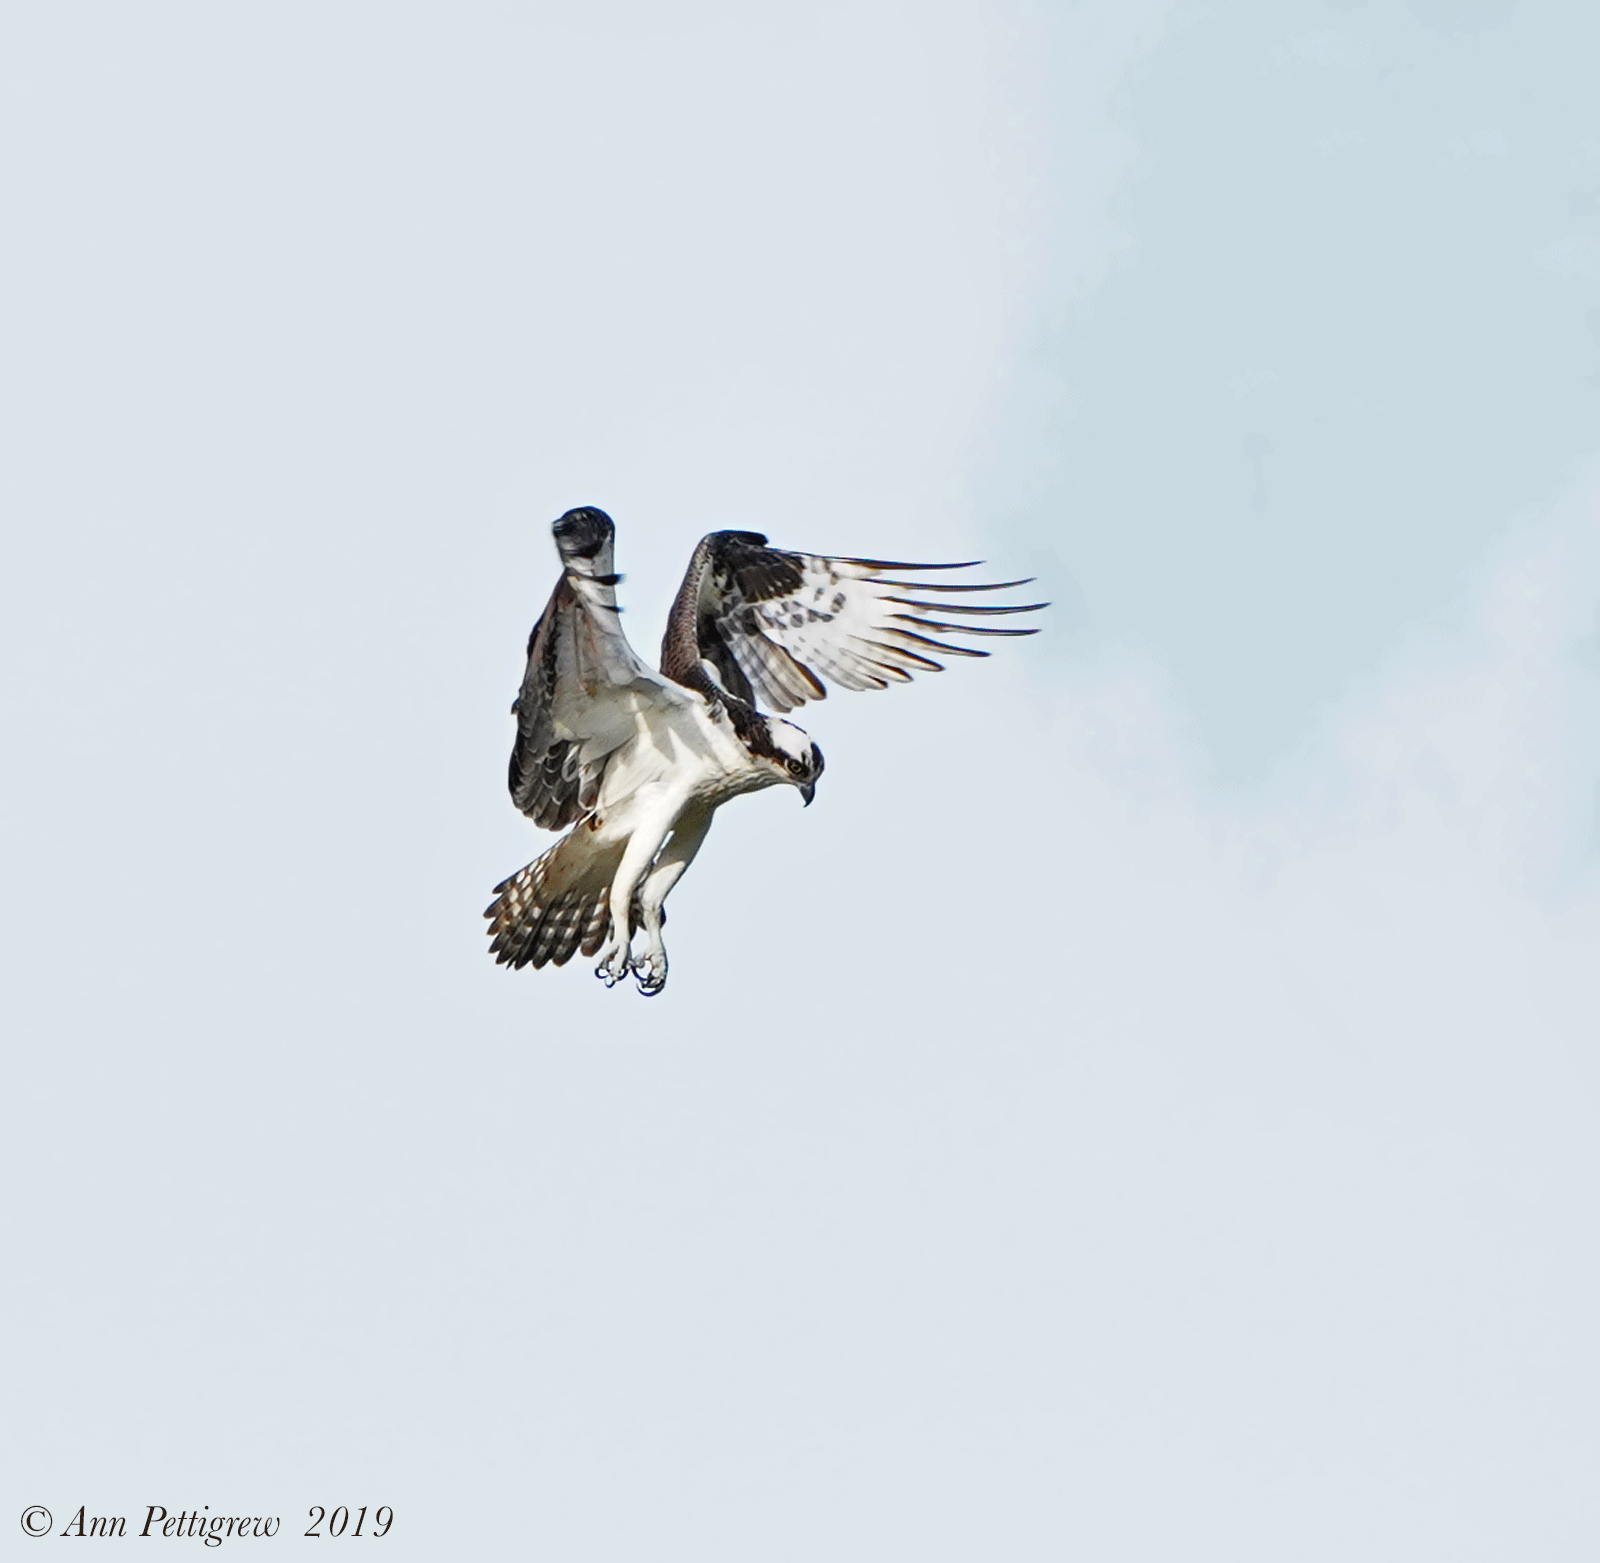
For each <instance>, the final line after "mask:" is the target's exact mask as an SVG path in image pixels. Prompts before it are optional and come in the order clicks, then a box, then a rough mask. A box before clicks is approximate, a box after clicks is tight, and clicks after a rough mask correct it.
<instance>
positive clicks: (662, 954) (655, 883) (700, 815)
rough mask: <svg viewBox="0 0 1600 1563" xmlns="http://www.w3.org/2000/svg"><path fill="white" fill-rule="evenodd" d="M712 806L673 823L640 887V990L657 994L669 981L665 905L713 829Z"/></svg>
mask: <svg viewBox="0 0 1600 1563" xmlns="http://www.w3.org/2000/svg"><path fill="white" fill-rule="evenodd" d="M712 813H713V811H712V810H711V809H704V810H700V811H698V812H695V813H687V812H686V813H685V814H684V815H683V817H682V818H681V819H679V821H678V823H677V824H676V825H675V826H674V827H673V830H672V835H671V836H670V837H669V838H668V840H667V844H666V845H665V846H664V847H663V848H662V849H661V854H660V856H659V857H657V858H656V860H655V863H654V864H653V865H652V867H651V869H650V872H649V873H648V874H647V875H646V876H645V879H644V883H643V884H642V885H641V886H640V887H639V933H640V935H641V936H642V940H643V948H642V949H641V950H640V952H639V954H638V955H636V956H635V957H634V958H633V962H632V964H633V975H634V979H635V980H636V981H637V982H638V984H639V991H640V992H641V993H643V994H647V995H649V996H650V997H654V996H655V995H656V994H657V993H659V992H660V991H661V990H662V989H663V988H664V987H666V985H667V947H666V945H665V944H664V943H663V942H662V938H661V908H662V906H663V904H664V903H665V901H666V899H667V897H668V895H670V894H671V893H672V887H673V886H674V885H675V884H677V882H678V881H679V880H680V879H682V878H683V873H684V870H685V869H686V868H688V866H689V865H690V864H691V863H692V862H694V855H695V853H697V852H698V851H699V850H700V844H701V842H703V841H704V840H705V839H706V832H707V831H708V830H710V829H711V815H712Z"/></svg>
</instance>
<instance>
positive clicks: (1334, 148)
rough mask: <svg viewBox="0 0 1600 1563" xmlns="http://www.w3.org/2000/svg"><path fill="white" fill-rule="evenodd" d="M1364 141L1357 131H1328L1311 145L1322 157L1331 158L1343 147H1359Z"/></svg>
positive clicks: (1364, 138) (1363, 137)
mask: <svg viewBox="0 0 1600 1563" xmlns="http://www.w3.org/2000/svg"><path fill="white" fill-rule="evenodd" d="M1366 139H1367V138H1366V137H1365V136H1364V135H1362V134H1361V132H1360V131H1359V130H1330V131H1328V132H1327V133H1326V134H1325V135H1321V136H1318V137H1317V139H1316V140H1315V141H1313V142H1312V143H1311V144H1312V145H1313V146H1314V147H1315V148H1316V149H1317V151H1318V152H1319V153H1321V155H1322V156H1323V157H1332V156H1333V154H1334V153H1335V152H1338V151H1341V150H1343V149H1344V148H1345V147H1353V146H1360V145H1361V144H1362V143H1363V142H1365V141H1366Z"/></svg>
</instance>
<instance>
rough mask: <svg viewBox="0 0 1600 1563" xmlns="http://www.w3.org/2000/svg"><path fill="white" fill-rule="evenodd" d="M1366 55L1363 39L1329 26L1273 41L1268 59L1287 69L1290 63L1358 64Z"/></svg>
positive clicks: (1268, 52) (1274, 66) (1277, 68)
mask: <svg viewBox="0 0 1600 1563" xmlns="http://www.w3.org/2000/svg"><path fill="white" fill-rule="evenodd" d="M1365 57H1366V48H1365V44H1364V43H1363V41H1362V40H1361V39H1359V38H1356V37H1352V36H1351V35H1350V34H1348V33H1339V32H1333V31H1331V30H1329V29H1323V30H1321V31H1319V32H1314V33H1302V34H1301V35H1300V36H1299V37H1297V38H1287V39H1285V40H1284V41H1283V42H1282V43H1276V44H1273V45H1272V47H1271V48H1270V49H1269V50H1268V51H1267V58H1268V60H1269V61H1270V62H1271V65H1272V68H1273V69H1274V70H1283V69H1284V68H1285V67H1287V66H1290V65H1334V66H1355V65H1360V64H1361V63H1362V62H1363V60H1364V59H1365Z"/></svg>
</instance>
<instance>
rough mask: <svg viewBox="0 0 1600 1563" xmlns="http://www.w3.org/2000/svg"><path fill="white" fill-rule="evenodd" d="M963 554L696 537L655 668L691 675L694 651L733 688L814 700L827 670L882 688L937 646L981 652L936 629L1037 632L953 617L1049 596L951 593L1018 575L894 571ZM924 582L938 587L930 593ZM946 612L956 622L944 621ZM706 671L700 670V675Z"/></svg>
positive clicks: (1008, 609)
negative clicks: (828, 552)
mask: <svg viewBox="0 0 1600 1563" xmlns="http://www.w3.org/2000/svg"><path fill="white" fill-rule="evenodd" d="M975 562H976V561H969V562H968V563H965V564H897V563H894V562H892V561H890V560H887V559H830V558H827V557H825V556H823V555H821V554H797V553H790V552H788V551H786V550H784V549H781V548H769V547H768V546H767V540H766V538H764V537H763V536H762V535H761V534H760V533H759V532H713V533H711V535H710V536H709V537H706V538H703V539H702V540H701V542H700V545H699V547H697V548H696V549H695V551H694V557H693V558H692V559H691V560H690V562H689V570H688V573H687V574H686V575H685V576H684V579H683V585H682V586H681V587H680V588H679V590H678V597H677V601H676V602H674V604H673V607H672V616H671V618H670V619H669V620H668V622H667V634H666V639H665V641H664V642H663V643H662V647H661V671H662V672H663V673H665V674H666V676H667V677H668V678H670V679H674V680H676V681H677V682H678V683H688V682H690V681H691V680H692V679H693V678H694V676H695V675H696V673H697V672H698V670H699V667H700V663H701V662H702V661H706V662H709V663H710V664H711V665H712V667H714V668H715V669H716V671H717V676H718V677H719V678H720V679H721V680H722V684H723V687H724V688H725V689H726V690H727V691H728V692H729V693H730V694H733V695H736V696H738V697H739V698H740V699H743V700H748V701H750V702H752V703H753V704H754V703H760V704H764V705H766V706H768V707H770V708H771V709H772V710H774V711H790V710H793V709H794V707H795V706H798V705H803V704H804V703H805V702H806V701H807V700H820V699H821V698H822V697H823V696H824V695H825V694H826V693H827V690H826V689H824V687H823V684H824V681H826V682H829V683H834V684H837V685H839V686H840V688H842V689H885V688H887V687H888V686H889V684H891V683H905V682H907V681H909V680H910V678H911V676H912V675H913V674H914V673H919V672H938V671H939V670H940V669H941V668H942V667H943V664H942V663H940V662H938V661H936V660H935V658H934V655H932V654H933V653H937V654H938V655H943V656H961V657H986V656H988V652H986V651H979V650H977V649H976V648H975V647H971V646H960V645H952V644H951V643H950V642H948V641H945V640H940V639H935V638H934V636H935V634H937V635H1034V634H1037V633H1038V631H1037V630H1036V629H1009V628H998V627H996V626H993V625H988V624H973V623H967V622H962V621H963V620H967V619H975V618H987V617H993V616H995V615H1000V614H1010V613H1032V612H1034V611H1035V610H1037V609H1039V608H1044V607H1047V606H1048V604H1047V603H1042V602H1030V603H1020V604H1009V603H975V602H965V601H959V602H953V601H950V600H949V598H950V597H952V596H955V595H957V594H961V593H967V592H995V591H1004V590H1006V589H1007V588H1009V587H1013V586H1025V585H1027V584H1028V583H1027V581H994V582H986V583H973V582H953V581H933V580H929V579H926V578H924V579H923V580H920V581H917V582H910V581H897V580H894V579H892V578H891V577H892V575H893V574H896V573H899V572H904V571H922V572H925V571H935V570H966V569H970V568H971V566H972V564H973V563H975ZM929 593H935V594H943V595H944V597H945V599H946V600H944V601H941V602H927V601H924V600H923V599H924V597H925V596H926V595H927V594H929ZM952 616H954V617H955V620H956V622H951V619H952ZM702 676H703V675H702Z"/></svg>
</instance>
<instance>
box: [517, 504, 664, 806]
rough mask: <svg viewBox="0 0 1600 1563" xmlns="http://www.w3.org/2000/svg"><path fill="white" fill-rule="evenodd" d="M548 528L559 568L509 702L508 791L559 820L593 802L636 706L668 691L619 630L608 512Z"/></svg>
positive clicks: (634, 719)
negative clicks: (512, 728) (513, 732)
mask: <svg viewBox="0 0 1600 1563" xmlns="http://www.w3.org/2000/svg"><path fill="white" fill-rule="evenodd" d="M551 530H552V531H553V532H554V533H555V539H556V547H557V549H558V550H559V551H560V554H561V563H562V566H563V569H562V575H561V579H560V581H559V582H557V584H556V589H555V591H554V592H553V593H552V594H551V597H550V603H549V606H548V607H547V608H546V609H545V610H544V613H543V615H542V616H541V617H540V619H539V622H538V623H537V624H536V625H534V627H533V634H532V635H531V636H530V637H529V639H528V671H527V673H526V674H525V675H524V677H523V680H522V692H521V693H520V694H519V695H518V696H517V698H516V700H515V701H513V702H512V706H511V710H512V713H513V715H515V717H516V719H517V738H516V743H515V745H514V746H513V748H512V750H511V772H510V785H511V797H512V801H513V802H515V804H516V805H517V807H518V808H519V809H521V810H522V812H523V813H524V814H527V815H529V816H530V817H531V818H532V819H533V822H534V823H535V824H536V825H543V826H544V827H545V828H546V829H548V830H560V829H562V828H564V827H565V826H567V825H570V824H571V823H572V822H573V821H574V820H576V819H578V818H580V817H581V816H582V815H583V814H585V813H586V812H587V811H588V810H589V809H590V808H592V807H593V806H594V801H595V797H596V795H597V794H598V792H599V790H600V777H601V774H602V772H603V771H604V770H605V764H606V761H607V760H608V759H609V758H610V756H611V755H612V754H614V753H615V752H616V751H617V750H618V749H619V748H621V747H622V745H623V744H625V743H626V742H627V741H628V740H629V739H630V738H632V737H633V736H634V735H635V734H636V733H637V732H638V731H639V725H640V721H641V719H642V717H643V715H644V713H645V712H646V711H647V710H648V709H649V708H650V707H652V706H660V705H661V704H662V703H663V702H666V703H671V702H672V701H673V700H675V699H676V698H677V694H678V692H677V691H676V690H671V686H669V685H665V684H663V682H662V680H661V677H660V675H659V674H657V673H655V672H653V671H651V669H650V668H648V667H646V666H645V664H644V663H643V662H641V661H640V660H639V656H638V654H637V653H636V652H635V651H634V649H633V647H632V646H630V645H629V644H628V638H627V636H625V635H624V634H623V633H622V626H621V624H620V623H619V622H618V620H617V593H616V585H617V579H618V577H617V576H616V575H615V573H614V572H613V570H612V538H613V535H614V532H615V528H614V527H613V526H612V524H611V518H610V516H608V515H607V514H606V513H605V512H604V511H603V510H595V509H592V508H585V509H582V510H569V511H568V512H567V513H566V514H565V515H564V516H562V518H561V519H560V520H559V521H557V522H556V523H555V525H554V527H552V528H551ZM669 690H670V693H669Z"/></svg>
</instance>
